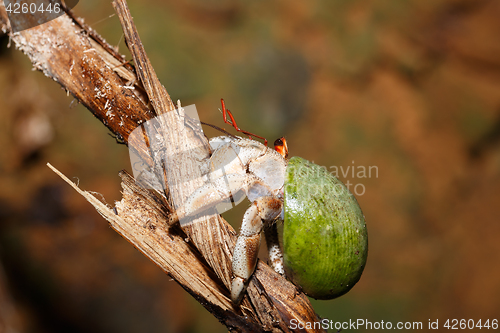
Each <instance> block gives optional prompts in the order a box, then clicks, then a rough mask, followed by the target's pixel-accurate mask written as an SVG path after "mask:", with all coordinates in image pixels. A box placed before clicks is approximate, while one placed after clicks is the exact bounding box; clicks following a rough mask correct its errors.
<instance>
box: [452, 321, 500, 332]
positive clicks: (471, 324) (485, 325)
mask: <svg viewBox="0 0 500 333" xmlns="http://www.w3.org/2000/svg"><path fill="white" fill-rule="evenodd" d="M443 326H444V327H446V328H447V329H450V330H464V329H474V328H479V329H487V330H488V329H490V328H491V329H494V330H496V329H498V319H493V320H491V322H490V320H489V319H488V320H486V321H484V322H482V321H481V319H479V320H478V321H477V322H476V321H475V320H474V319H469V320H466V319H460V320H459V319H448V320H447V321H446V322H445V323H444V325H443Z"/></svg>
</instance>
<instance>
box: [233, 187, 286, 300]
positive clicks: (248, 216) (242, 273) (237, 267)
mask: <svg viewBox="0 0 500 333" xmlns="http://www.w3.org/2000/svg"><path fill="white" fill-rule="evenodd" d="M281 208H282V203H281V201H280V200H279V199H277V198H274V197H272V196H265V197H260V198H258V199H256V200H255V201H254V202H253V203H252V206H250V208H248V209H247V211H246V212H245V215H244V216H243V221H242V223H241V230H240V234H239V236H238V239H237V240H236V245H235V246H234V252H233V274H234V279H233V282H232V285H231V299H232V301H233V302H234V303H235V304H239V303H240V302H241V299H242V298H243V295H244V292H245V289H246V287H247V284H248V280H249V278H250V276H252V273H253V271H254V270H255V265H256V264H257V254H258V252H259V245H260V234H261V231H262V227H263V225H264V224H270V223H272V222H273V221H274V220H275V219H276V217H278V216H279V215H280V213H281Z"/></svg>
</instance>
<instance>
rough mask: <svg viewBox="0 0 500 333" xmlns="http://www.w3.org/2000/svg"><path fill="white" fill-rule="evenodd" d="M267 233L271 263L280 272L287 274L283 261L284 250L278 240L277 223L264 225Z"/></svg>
mask: <svg viewBox="0 0 500 333" xmlns="http://www.w3.org/2000/svg"><path fill="white" fill-rule="evenodd" d="M264 234H265V235H266V244H267V250H268V252H269V264H270V266H271V267H272V269H274V271H275V272H276V273H278V274H281V275H285V266H284V263H283V252H282V251H281V248H280V243H279V240H278V226H277V223H276V222H275V223H268V224H266V225H265V226H264Z"/></svg>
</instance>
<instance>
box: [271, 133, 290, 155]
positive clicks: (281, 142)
mask: <svg viewBox="0 0 500 333" xmlns="http://www.w3.org/2000/svg"><path fill="white" fill-rule="evenodd" d="M274 150H276V151H277V152H278V153H279V154H280V155H281V156H283V158H287V157H288V146H287V144H286V139H285V138H284V137H281V138H279V139H276V141H274Z"/></svg>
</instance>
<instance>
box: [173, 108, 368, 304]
mask: <svg viewBox="0 0 500 333" xmlns="http://www.w3.org/2000/svg"><path fill="white" fill-rule="evenodd" d="M222 111H223V114H224V120H225V121H226V123H228V124H231V125H232V126H234V127H235V128H236V129H237V130H238V131H240V132H242V133H243V134H247V135H248V136H249V138H242V137H236V136H232V135H227V136H219V137H216V138H212V139H211V140H210V146H211V148H212V151H213V152H212V154H211V156H210V158H208V159H206V160H205V161H202V164H203V165H202V169H203V170H204V178H205V183H204V184H205V185H203V186H202V187H200V188H198V189H197V190H196V191H195V192H194V193H193V194H192V195H191V196H190V197H189V198H188V199H187V201H186V202H185V204H184V205H183V206H182V207H180V208H179V209H178V210H177V212H176V216H175V218H176V219H182V218H186V217H188V216H194V215H196V214H200V213H201V212H203V211H204V210H206V209H207V208H208V207H214V206H217V205H220V204H221V203H224V202H228V200H229V201H233V202H235V201H241V198H242V197H244V196H246V197H247V198H248V200H249V201H250V202H251V205H250V207H249V208H248V209H247V210H246V212H245V214H244V215H243V218H242V223H241V229H240V233H239V235H238V238H237V241H236V245H235V247H234V250H233V261H232V270H233V274H234V277H233V281H232V286H231V299H232V301H233V302H234V303H235V304H239V303H240V302H241V299H242V298H243V296H244V294H245V290H246V286H247V284H248V282H249V280H250V278H251V276H252V274H253V271H254V270H255V266H256V263H257V253H258V249H259V246H260V240H261V232H262V231H263V230H264V232H265V234H266V242H267V245H268V250H269V261H270V265H271V266H272V267H273V268H274V270H275V271H276V272H278V273H279V274H282V275H286V277H287V278H288V279H290V280H291V281H293V282H294V283H295V284H296V285H297V286H299V287H300V288H301V290H302V291H303V292H304V293H306V294H307V295H309V296H311V297H313V298H316V299H332V298H335V297H338V296H341V295H343V294H345V293H346V292H348V291H349V290H350V289H351V288H352V287H353V286H354V284H355V283H356V282H357V281H358V280H359V279H360V277H361V273H362V272H363V269H364V266H365V263H366V258H367V254H368V235H367V230H366V224H365V219H364V216H363V213H362V212H361V209H360V207H359V204H358V202H357V200H356V198H355V197H354V196H353V195H352V194H351V193H350V191H349V190H348V189H347V187H346V186H345V185H344V184H343V183H342V182H341V181H339V180H338V179H337V178H336V177H334V176H333V175H332V174H330V173H328V172H327V170H326V169H325V168H322V167H320V166H318V165H316V164H314V163H311V162H309V161H307V160H305V159H303V158H300V157H292V158H290V159H289V158H288V147H287V142H286V140H285V139H284V138H280V139H278V140H276V141H275V143H274V149H273V148H270V147H268V146H267V141H266V144H262V143H260V142H259V141H256V140H253V139H252V138H251V137H252V136H254V137H255V135H253V134H251V133H248V132H245V131H242V130H240V129H239V128H238V127H237V125H236V123H235V121H234V118H233V116H232V115H231V113H230V112H229V110H227V109H226V108H225V105H224V102H223V101H222ZM226 115H229V117H230V119H231V120H230V121H229V120H228V119H227V117H226ZM278 222H280V223H281V222H282V223H284V226H283V237H282V243H283V251H281V246H280V242H279V238H278V235H277V230H278V228H277V223H278Z"/></svg>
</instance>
